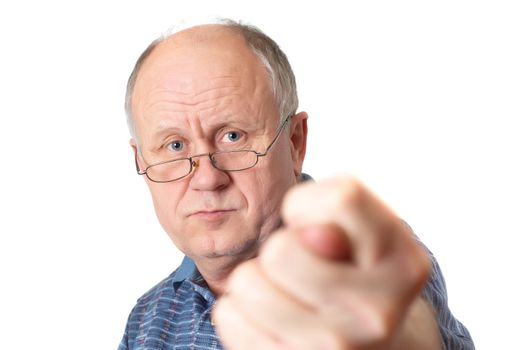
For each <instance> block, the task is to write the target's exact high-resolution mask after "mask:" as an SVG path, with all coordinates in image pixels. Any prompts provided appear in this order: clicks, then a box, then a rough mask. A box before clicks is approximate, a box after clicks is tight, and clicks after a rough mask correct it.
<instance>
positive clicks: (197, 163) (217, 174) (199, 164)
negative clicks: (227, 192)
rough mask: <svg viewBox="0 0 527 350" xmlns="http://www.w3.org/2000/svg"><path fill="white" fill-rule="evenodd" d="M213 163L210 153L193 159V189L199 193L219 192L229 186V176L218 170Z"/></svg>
mask: <svg viewBox="0 0 527 350" xmlns="http://www.w3.org/2000/svg"><path fill="white" fill-rule="evenodd" d="M212 162H213V160H212V159H211V157H210V154H208V153H203V154H198V155H195V156H193V157H192V174H190V176H191V179H190V188H191V189H193V190H197V191H218V190H221V189H223V188H225V187H226V186H227V185H228V184H229V182H230V177H229V174H227V173H226V172H225V171H222V170H219V169H216V168H215V167H214V165H213V164H212Z"/></svg>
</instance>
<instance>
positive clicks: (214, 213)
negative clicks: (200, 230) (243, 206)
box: [189, 209, 235, 221]
mask: <svg viewBox="0 0 527 350" xmlns="http://www.w3.org/2000/svg"><path fill="white" fill-rule="evenodd" d="M234 211H235V210H234V209H221V210H220V209H219V210H200V211H197V212H194V213H192V214H190V215H189V216H190V217H194V218H196V219H201V220H206V221H215V220H220V219H224V218H225V217H226V216H228V215H229V214H230V213H232V212H234Z"/></svg>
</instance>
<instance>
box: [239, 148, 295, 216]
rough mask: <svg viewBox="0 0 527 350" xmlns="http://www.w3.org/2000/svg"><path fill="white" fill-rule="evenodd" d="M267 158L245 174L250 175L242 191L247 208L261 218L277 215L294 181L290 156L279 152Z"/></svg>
mask: <svg viewBox="0 0 527 350" xmlns="http://www.w3.org/2000/svg"><path fill="white" fill-rule="evenodd" d="M267 160H268V161H269V162H268V163H266V164H262V166H261V167H255V168H253V169H251V170H250V173H249V174H247V175H250V176H248V180H247V183H246V184H245V191H244V194H245V197H246V199H247V202H248V207H249V210H250V211H252V212H254V213H255V215H256V216H258V217H260V218H261V220H265V219H266V218H268V217H273V218H274V217H276V216H278V214H279V213H280V206H281V202H282V199H283V197H284V195H285V193H286V192H287V190H288V189H289V188H291V187H292V186H293V185H294V184H295V183H296V178H295V175H294V170H293V166H292V162H291V159H290V157H289V158H288V156H287V155H283V154H280V155H278V156H277V157H275V158H271V157H269V158H268V159H267ZM263 165H265V166H263Z"/></svg>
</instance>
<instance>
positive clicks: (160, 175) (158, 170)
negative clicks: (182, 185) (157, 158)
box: [147, 159, 191, 182]
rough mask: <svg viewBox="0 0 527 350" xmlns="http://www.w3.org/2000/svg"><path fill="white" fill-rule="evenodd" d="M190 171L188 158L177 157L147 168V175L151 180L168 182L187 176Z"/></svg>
mask: <svg viewBox="0 0 527 350" xmlns="http://www.w3.org/2000/svg"><path fill="white" fill-rule="evenodd" d="M190 171H191V164H190V160H189V159H179V160H174V161H171V162H167V163H161V164H157V165H153V166H151V167H150V168H148V170H147V174H148V177H149V178H150V179H151V180H153V181H158V182H168V181H173V180H176V179H179V178H181V177H184V176H187V175H188V174H189V173H190Z"/></svg>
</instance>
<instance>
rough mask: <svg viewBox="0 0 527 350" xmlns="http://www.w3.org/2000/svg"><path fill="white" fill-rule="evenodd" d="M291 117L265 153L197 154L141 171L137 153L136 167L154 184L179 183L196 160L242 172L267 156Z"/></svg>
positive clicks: (235, 151)
mask: <svg viewBox="0 0 527 350" xmlns="http://www.w3.org/2000/svg"><path fill="white" fill-rule="evenodd" d="M290 118H291V116H289V117H287V118H286V119H285V120H284V121H283V122H282V124H281V125H280V127H279V128H278V131H277V133H276V135H275V137H274V138H273V140H272V141H271V143H270V144H269V146H267V148H266V149H265V151H264V152H263V153H259V152H256V151H254V150H234V151H218V152H214V153H202V154H196V155H194V156H191V157H188V158H177V159H171V160H165V161H162V162H159V163H154V164H151V165H149V166H147V167H146V168H145V170H141V169H140V168H139V164H138V162H137V153H136V156H135V167H136V170H137V174H138V175H146V177H147V178H148V179H149V180H150V181H153V182H159V183H165V182H172V181H177V180H180V179H182V178H184V177H185V176H187V175H189V174H190V173H191V172H192V169H193V168H195V167H196V166H198V162H197V161H196V158H199V157H205V156H207V157H209V159H210V161H211V163H212V166H213V167H215V168H216V169H218V170H221V171H242V170H247V169H250V168H252V167H254V166H255V165H256V164H257V163H258V160H259V159H260V157H264V156H266V155H267V154H268V153H269V151H270V150H271V148H272V147H273V145H274V144H275V143H276V140H278V138H279V137H280V135H281V134H282V131H283V130H284V129H285V126H286V124H287V122H288V121H289V119H290Z"/></svg>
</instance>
